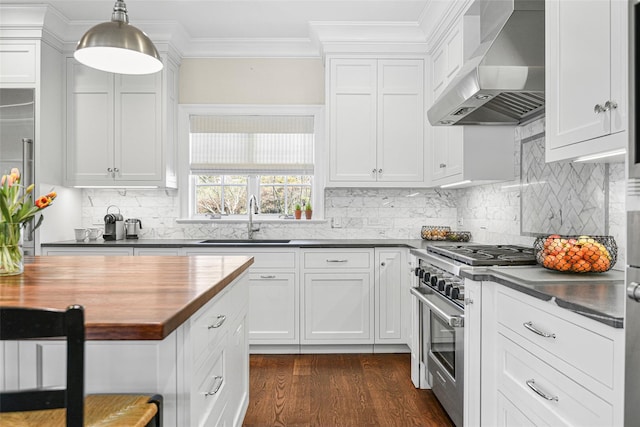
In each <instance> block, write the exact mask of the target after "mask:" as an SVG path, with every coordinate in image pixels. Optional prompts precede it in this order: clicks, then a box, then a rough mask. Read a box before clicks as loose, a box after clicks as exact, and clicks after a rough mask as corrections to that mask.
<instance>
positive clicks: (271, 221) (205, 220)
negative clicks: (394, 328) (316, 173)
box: [176, 218, 328, 224]
mask: <svg viewBox="0 0 640 427" xmlns="http://www.w3.org/2000/svg"><path fill="white" fill-rule="evenodd" d="M248 222H249V220H248V219H246V218H217V219H211V218H201V219H199V218H198V219H193V218H178V219H176V223H178V224H220V223H222V224H246V223H248ZM326 222H328V220H326V219H315V218H314V219H304V218H303V219H293V218H291V219H289V218H286V219H285V218H267V219H256V218H254V220H253V223H254V224H294V223H295V224H298V223H300V224H324V223H326Z"/></svg>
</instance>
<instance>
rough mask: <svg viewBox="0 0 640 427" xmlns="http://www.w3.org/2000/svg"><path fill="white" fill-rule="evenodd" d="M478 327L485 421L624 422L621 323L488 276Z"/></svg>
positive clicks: (585, 424) (591, 423)
mask: <svg viewBox="0 0 640 427" xmlns="http://www.w3.org/2000/svg"><path fill="white" fill-rule="evenodd" d="M482 328H483V330H482V362H481V363H482V370H481V372H482V391H481V396H482V399H481V416H482V425H499V426H512V425H550V426H594V427H595V426H617V425H622V424H623V408H622V402H623V401H624V398H623V396H624V384H623V383H624V372H623V369H622V367H623V365H624V330H623V329H618V328H613V327H610V326H607V325H605V324H603V323H600V322H597V321H595V320H591V319H589V318H587V317H584V316H581V315H578V314H575V313H572V312H571V311H569V310H566V309H563V308H560V307H558V306H556V305H552V304H550V303H549V302H546V301H543V300H540V299H537V298H534V297H531V296H528V295H526V294H523V293H521V292H517V291H514V290H512V289H509V288H507V287H504V286H501V285H498V284H496V283H491V282H483V289H482Z"/></svg>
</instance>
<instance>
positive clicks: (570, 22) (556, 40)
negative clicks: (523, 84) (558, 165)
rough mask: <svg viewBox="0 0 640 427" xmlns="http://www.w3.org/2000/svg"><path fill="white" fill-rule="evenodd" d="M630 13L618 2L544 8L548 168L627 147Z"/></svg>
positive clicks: (596, 0)
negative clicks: (553, 163) (560, 161)
mask: <svg viewBox="0 0 640 427" xmlns="http://www.w3.org/2000/svg"><path fill="white" fill-rule="evenodd" d="M626 7H627V5H626V2H622V1H618V0H592V1H585V2H576V1H557V0H553V1H547V2H546V3H545V25H546V31H545V33H546V52H545V56H546V73H545V79H546V87H545V91H546V160H547V161H548V162H549V161H557V160H569V159H574V158H576V157H579V156H586V155H593V154H598V153H602V152H607V151H611V150H616V149H621V148H624V147H626V132H624V131H625V130H626V121H627V58H626V57H627V18H626V16H627V11H626Z"/></svg>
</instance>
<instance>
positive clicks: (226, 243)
mask: <svg viewBox="0 0 640 427" xmlns="http://www.w3.org/2000/svg"><path fill="white" fill-rule="evenodd" d="M203 240H206V239H129V240H126V239H125V240H107V241H105V240H103V239H98V240H93V241H89V240H87V241H84V242H76V241H75V240H65V241H60V242H50V243H42V245H41V246H42V247H49V248H50V247H74V248H78V247H81V248H85V247H86V248H111V247H118V248H121V247H134V248H180V247H225V248H232V247H242V248H245V247H254V246H255V247H275V246H278V247H283V246H284V247H297V248H347V247H356V248H373V247H394V246H405V247H408V248H415V249H421V248H426V246H427V244H428V243H430V242H428V241H426V240H422V239H292V240H289V241H288V242H287V243H282V242H278V241H275V242H269V241H268V239H266V240H260V239H257V240H256V241H255V242H247V241H245V240H237V241H231V240H232V239H228V240H223V241H222V242H219V243H201V242H202V241H203ZM221 240H222V239H221Z"/></svg>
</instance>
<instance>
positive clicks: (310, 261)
mask: <svg viewBox="0 0 640 427" xmlns="http://www.w3.org/2000/svg"><path fill="white" fill-rule="evenodd" d="M371 257H372V252H371V251H358V252H349V251H340V250H336V251H331V252H328V251H323V252H305V254H304V268H322V269H331V270H335V269H339V268H349V269H351V268H370V267H371Z"/></svg>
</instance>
